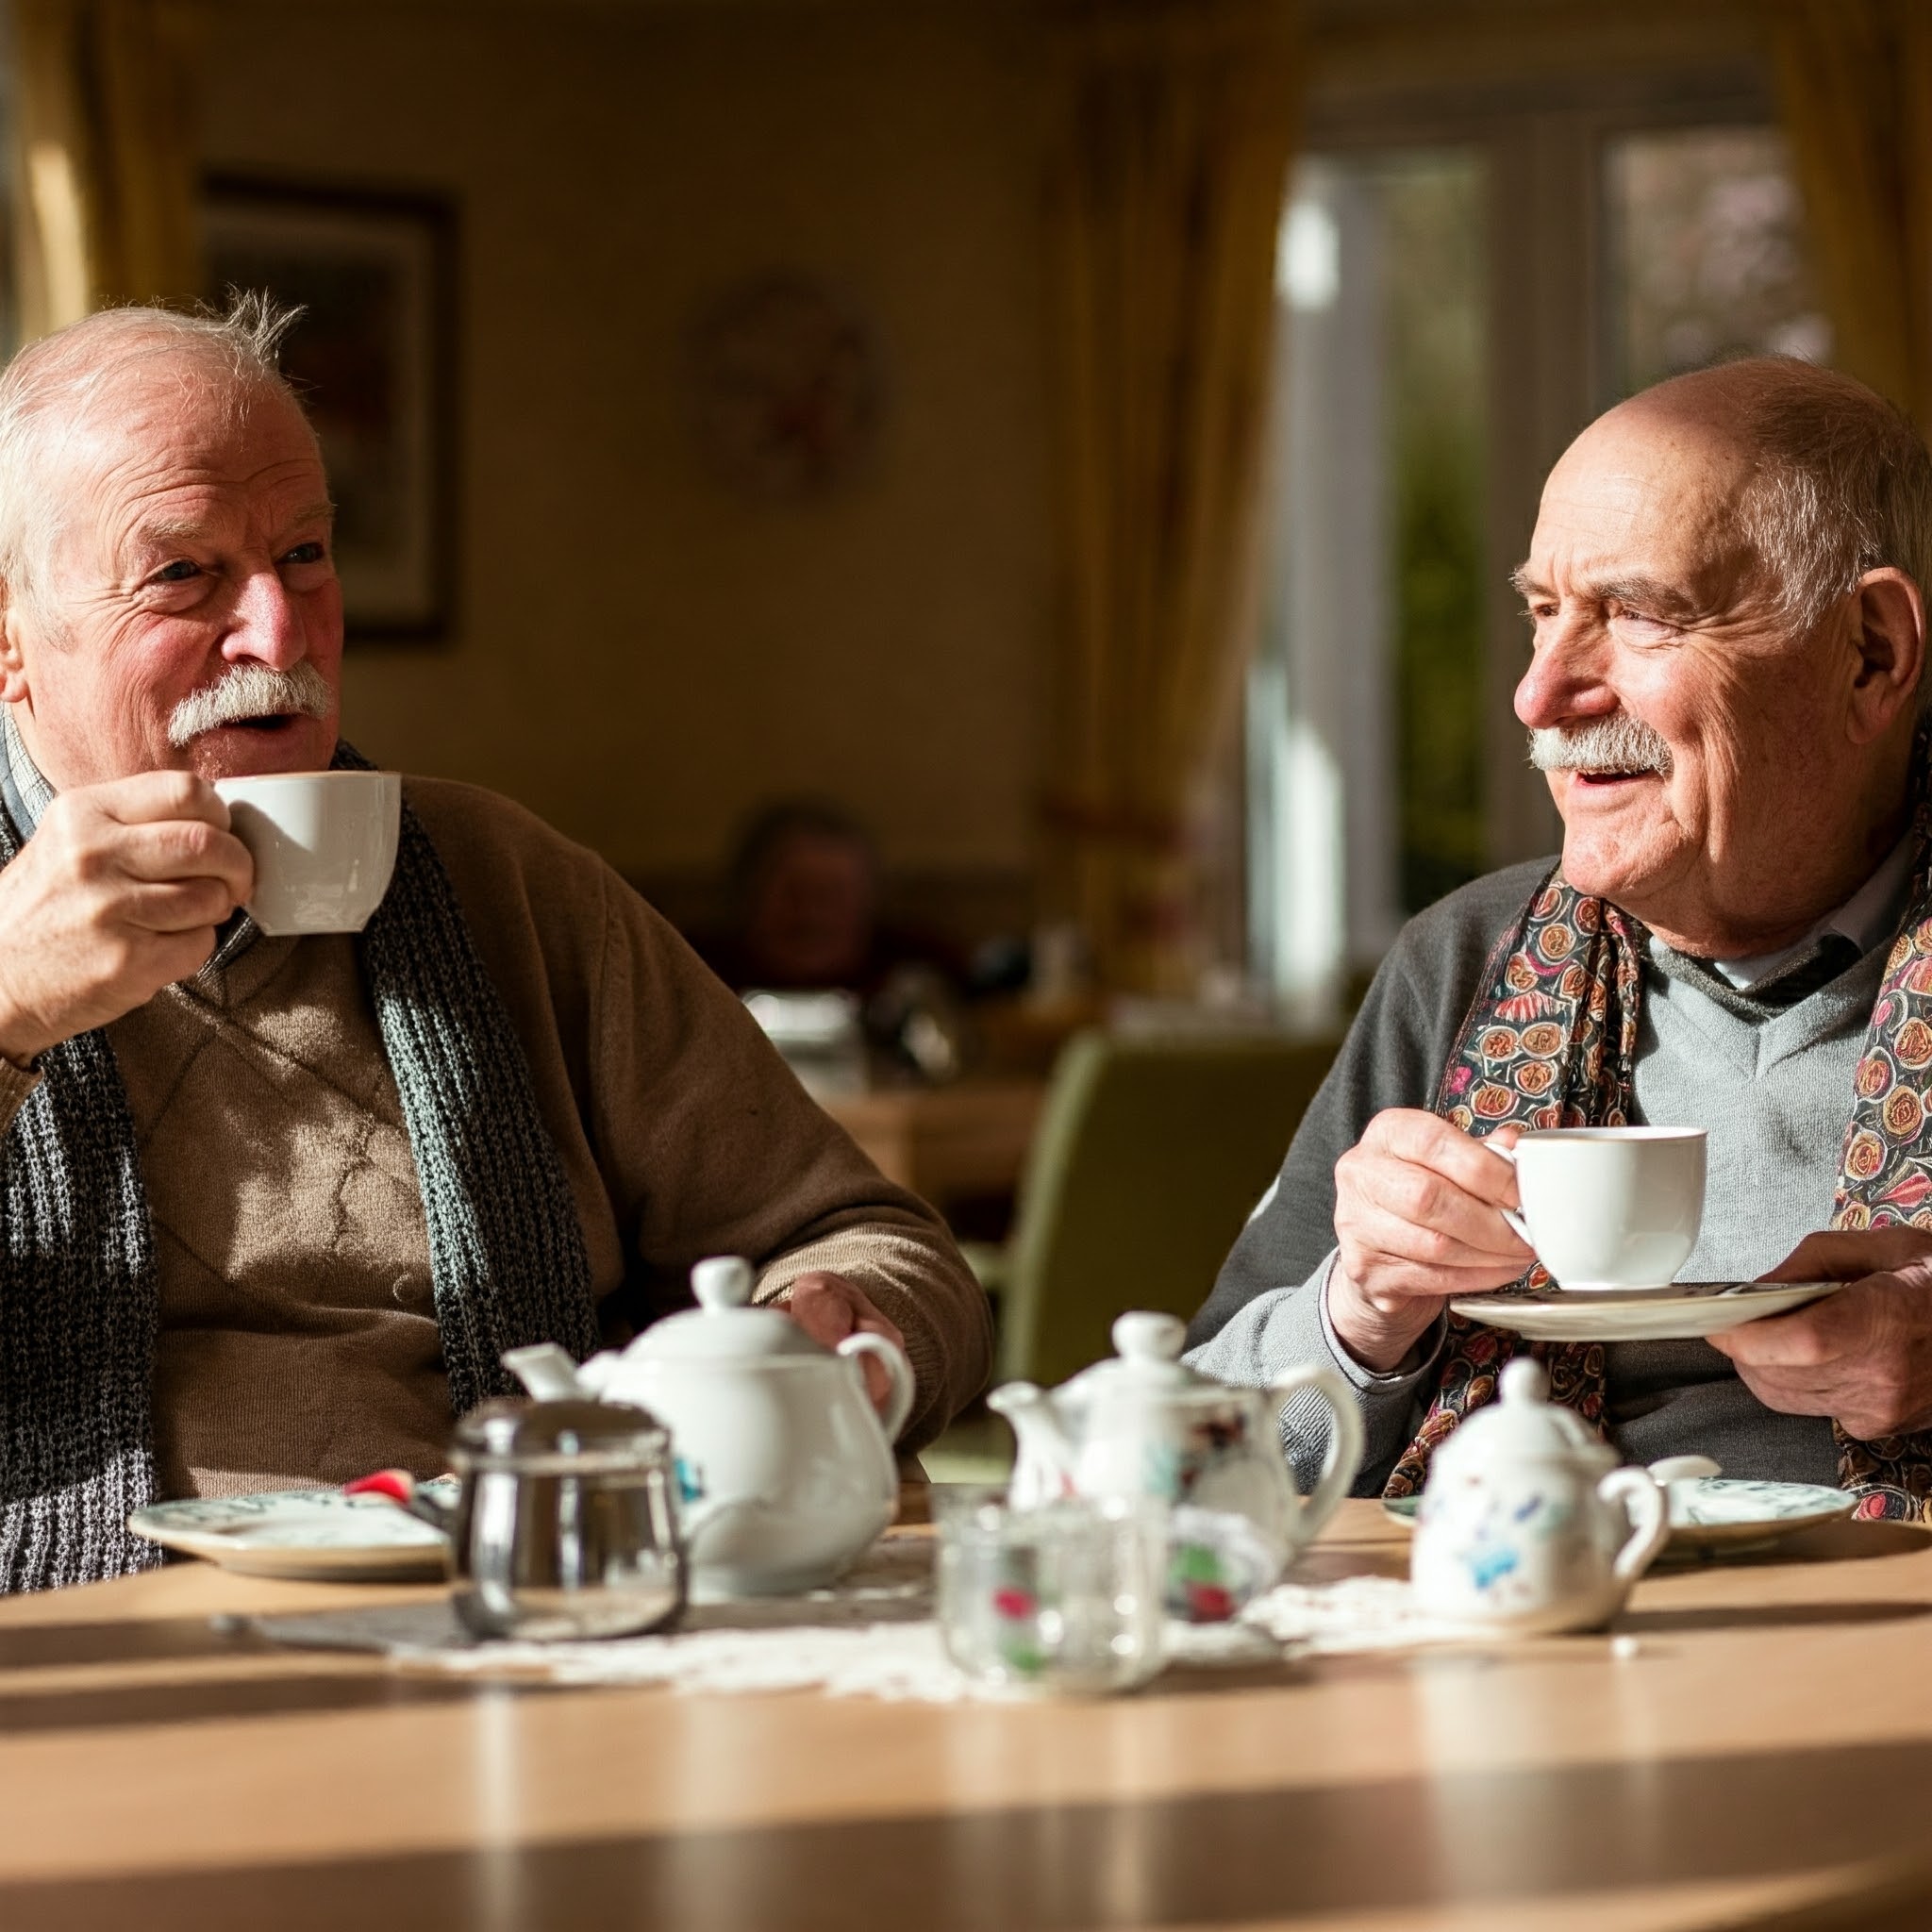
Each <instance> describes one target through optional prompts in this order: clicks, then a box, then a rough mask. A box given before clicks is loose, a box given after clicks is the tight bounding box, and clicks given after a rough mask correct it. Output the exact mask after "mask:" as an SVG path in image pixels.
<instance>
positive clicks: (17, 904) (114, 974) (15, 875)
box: [0, 772, 255, 1066]
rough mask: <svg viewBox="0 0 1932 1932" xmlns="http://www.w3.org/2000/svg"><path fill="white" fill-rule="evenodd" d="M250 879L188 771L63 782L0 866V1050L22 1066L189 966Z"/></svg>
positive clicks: (128, 1007) (214, 802)
mask: <svg viewBox="0 0 1932 1932" xmlns="http://www.w3.org/2000/svg"><path fill="white" fill-rule="evenodd" d="M254 877H255V868H254V864H253V861H252V860H251V859H250V858H249V856H248V853H247V850H246V848H245V847H243V845H242V841H240V840H239V839H237V838H236V837H235V836H234V834H233V833H232V832H231V831H230V830H229V829H228V808H227V807H226V806H225V805H224V804H223V803H222V801H221V799H220V798H219V797H217V796H216V794H215V790H214V787H213V786H211V785H209V784H208V782H207V781H206V780H205V779H202V778H198V777H196V776H195V775H194V774H192V773H190V772H145V773H142V774H140V775H139V776H137V777H132V778H117V779H115V780H113V781H111V782H109V783H108V784H104V785H89V786H83V787H79V788H76V789H75V790H74V791H63V792H61V793H60V794H59V795H58V797H56V798H55V800H54V801H53V803H52V804H51V805H50V806H49V807H48V808H47V810H46V813H45V815H44V817H42V820H41V823H40V826H39V828H38V829H37V830H36V832H35V834H34V836H33V837H32V838H31V839H30V840H28V841H27V843H26V846H25V849H24V850H23V851H22V853H21V855H20V857H19V858H16V859H15V860H14V861H13V863H12V864H11V865H9V866H8V867H7V868H6V869H5V870H4V871H0V932H4V933H5V934H6V935H7V943H6V945H5V947H4V948H0V1055H4V1056H5V1057H6V1058H8V1059H9V1060H11V1061H13V1062H14V1063H15V1064H16V1065H19V1066H25V1065H26V1064H27V1063H28V1062H29V1061H30V1060H31V1059H32V1058H34V1057H35V1056H36V1055H37V1054H41V1053H44V1052H45V1051H46V1050H47V1048H48V1047H50V1046H54V1045H57V1044H58V1043H59V1042H60V1041H63V1040H71V1039H73V1038H74V1037H75V1035H76V1034H79V1033H85V1032H87V1031H89V1030H90V1029H91V1028H92V1027H95V1026H104V1025H106V1024H108V1022H110V1021H113V1020H118V1019H119V1018H120V1017H121V1016H122V1015H123V1014H124V1013H129V1012H132V1011H133V1010H134V1008H136V1007H139V1006H142V1005H143V1004H144V1003H145V1002H146V1001H148V1000H149V999H151V998H152V997H153V996H154V995H155V994H156V993H157V992H158V991H160V990H161V988H162V987H164V986H171V985H173V984H174V982H175V980H177V979H185V978H186V977H187V976H188V975H189V974H192V973H194V972H196V971H198V970H199V968H200V967H201V966H202V965H203V964H204V963H205V962H206V961H207V959H208V955H209V954H210V953H211V952H213V950H214V944H215V929H216V928H217V927H218V926H219V925H220V924H222V922H223V921H224V920H225V919H226V918H227V917H228V916H229V915H230V914H231V913H232V912H233V911H234V910H235V908H237V907H238V906H240V905H241V904H242V902H243V900H245V899H246V898H247V896H248V894H249V891H250V889H251V887H252V885H253V882H254Z"/></svg>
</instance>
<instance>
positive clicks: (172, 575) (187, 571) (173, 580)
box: [154, 557, 201, 584]
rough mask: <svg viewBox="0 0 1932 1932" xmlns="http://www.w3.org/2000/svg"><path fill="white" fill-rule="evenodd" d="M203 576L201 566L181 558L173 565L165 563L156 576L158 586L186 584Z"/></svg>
mask: <svg viewBox="0 0 1932 1932" xmlns="http://www.w3.org/2000/svg"><path fill="white" fill-rule="evenodd" d="M199 575H201V566H200V564H198V563H191V562H190V561H189V560H188V558H185V557H183V558H177V559H176V560H175V562H173V563H164V564H163V565H162V566H161V567H160V569H159V570H158V571H156V573H155V575H154V581H155V582H156V583H158V584H185V583H188V582H190V581H191V580H192V579H193V578H195V577H198V576H199Z"/></svg>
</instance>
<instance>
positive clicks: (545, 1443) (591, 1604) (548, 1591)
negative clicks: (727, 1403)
mask: <svg viewBox="0 0 1932 1932" xmlns="http://www.w3.org/2000/svg"><path fill="white" fill-rule="evenodd" d="M450 1466H451V1467H452V1469H453V1470H454V1471H455V1472H456V1474H457V1476H458V1494H457V1499H456V1501H455V1502H454V1503H445V1502H442V1501H441V1500H439V1499H437V1498H435V1497H433V1496H431V1495H428V1494H427V1493H426V1492H425V1491H417V1492H416V1494H415V1495H414V1496H413V1497H411V1499H410V1500H409V1502H408V1506H407V1507H408V1508H409V1509H410V1510H412V1511H413V1512H414V1513H415V1514H417V1515H419V1516H422V1517H424V1518H425V1520H426V1521H429V1522H432V1523H434V1524H436V1525H437V1526H438V1527H439V1528H440V1529H441V1530H442V1531H443V1533H444V1534H445V1535H446V1536H447V1537H448V1538H449V1543H450V1568H451V1572H452V1574H453V1575H454V1577H455V1579H456V1581H455V1589H454V1592H453V1602H454V1605H455V1608H456V1612H457V1615H458V1617H459V1618H460V1619H461V1620H462V1622H463V1623H464V1624H465V1625H467V1626H468V1628H470V1629H472V1630H474V1631H475V1632H476V1633H477V1634H478V1635H479V1636H484V1637H519V1638H525V1639H534V1640H537V1641H558V1640H561V1639H572V1638H594V1637H627V1636H632V1635H635V1634H636V1633H637V1632H639V1631H641V1630H653V1629H656V1628H657V1627H658V1625H660V1624H668V1623H669V1622H670V1621H671V1620H672V1619H673V1618H674V1617H675V1616H676V1615H677V1613H678V1611H679V1610H680V1609H682V1608H683V1607H684V1595H685V1581H684V1575H685V1573H684V1554H683V1549H682V1547H681V1545H680V1542H679V1540H678V1531H677V1513H676V1476H675V1464H674V1461H673V1458H672V1452H671V1438H670V1436H669V1434H668V1433H667V1431H666V1430H665V1428H664V1427H663V1425H662V1424H660V1423H659V1422H658V1420H657V1419H656V1417H654V1416H653V1415H651V1414H650V1412H649V1411H648V1410H646V1409H642V1408H638V1407H633V1406H631V1405H628V1404H621V1403H607V1402H580V1401H566V1402H512V1401H501V1402H489V1403H485V1404H484V1405H483V1406H482V1407H480V1408H477V1409H474V1410H473V1411H472V1412H471V1413H470V1414H469V1415H467V1416H465V1417H464V1418H463V1420H462V1421H461V1422H460V1423H459V1424H458V1425H457V1431H456V1437H455V1441H454V1442H453V1444H452V1446H451V1449H450Z"/></svg>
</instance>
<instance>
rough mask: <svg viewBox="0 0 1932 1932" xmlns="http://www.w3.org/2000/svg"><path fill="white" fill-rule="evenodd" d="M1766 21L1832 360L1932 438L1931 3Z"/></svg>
mask: <svg viewBox="0 0 1932 1932" xmlns="http://www.w3.org/2000/svg"><path fill="white" fill-rule="evenodd" d="M1768 18H1769V25H1770V28H1771V38H1772V49H1773V54H1774V59H1775V63H1776V69H1777V76H1778V87H1779V92H1780V95H1781V98H1782V102H1783V108H1784V117H1785V123H1786V126H1787V127H1788V129H1789V131H1790V140H1791V149H1792V156H1793V159H1794V161H1795V164H1796V170H1797V176H1798V184H1799V188H1800V191H1801V192H1802V193H1803V195H1804V198H1805V206H1806V214H1807V231H1808V234H1809V239H1810V243H1811V252H1812V258H1813V260H1814V262H1815V263H1816V265H1817V269H1818V275H1819V281H1820V285H1821V291H1822V293H1823V295H1824V304H1825V308H1826V312H1827V313H1828V314H1829V316H1830V318H1831V325H1832V331H1833V335H1834V338H1835V348H1834V353H1833V356H1832V360H1833V361H1834V362H1835V363H1836V364H1837V365H1838V366H1839V367H1840V369H1843V370H1844V371H1846V372H1847V374H1849V375H1856V376H1857V377H1858V378H1859V380H1860V381H1863V382H1868V383H1870V384H1871V385H1872V387H1873V388H1874V389H1875V390H1878V391H1880V392H1881V393H1883V394H1885V395H1888V396H1890V398H1891V399H1892V400H1893V401H1894V402H1896V403H1898V404H1899V405H1900V406H1901V407H1902V408H1907V409H1908V410H1910V411H1911V413H1912V415H1913V417H1914V418H1915V419H1916V421H1917V422H1918V424H1919V425H1920V427H1921V428H1922V429H1925V430H1932V4H1928V0H1773V4H1772V5H1771V6H1770V8H1769V10H1768Z"/></svg>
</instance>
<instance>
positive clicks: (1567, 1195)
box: [1485, 1127, 1705, 1290]
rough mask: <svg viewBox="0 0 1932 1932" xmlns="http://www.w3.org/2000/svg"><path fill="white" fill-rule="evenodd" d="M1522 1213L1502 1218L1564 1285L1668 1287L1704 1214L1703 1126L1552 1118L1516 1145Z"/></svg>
mask: <svg viewBox="0 0 1932 1932" xmlns="http://www.w3.org/2000/svg"><path fill="white" fill-rule="evenodd" d="M1485 1144H1486V1145H1487V1146H1488V1147H1489V1149H1490V1151H1491V1153H1492V1154H1500V1155H1501V1156H1502V1157H1503V1158H1504V1159H1505V1160H1507V1161H1508V1162H1510V1164H1511V1165H1512V1166H1514V1168H1515V1169H1516V1189H1517V1192H1518V1193H1519V1194H1521V1195H1522V1197H1523V1212H1522V1213H1521V1214H1520V1215H1518V1214H1512V1213H1510V1212H1509V1211H1508V1209H1507V1208H1506V1209H1504V1213H1503V1218H1504V1219H1505V1220H1506V1221H1507V1222H1508V1224H1509V1225H1510V1226H1511V1227H1513V1228H1514V1229H1515V1230H1516V1232H1517V1233H1518V1234H1520V1235H1521V1236H1522V1237H1523V1239H1524V1241H1527V1242H1528V1243H1529V1244H1530V1246H1531V1247H1533V1248H1534V1249H1535V1250H1536V1257H1537V1259H1538V1260H1539V1261H1541V1263H1542V1264H1543V1266H1544V1267H1545V1268H1547V1269H1548V1270H1549V1271H1550V1274H1551V1275H1552V1276H1553V1277H1554V1278H1555V1280H1556V1283H1557V1287H1559V1288H1564V1289H1579V1290H1580V1289H1604V1288H1661V1287H1663V1286H1664V1285H1665V1284H1666V1283H1668V1282H1671V1281H1674V1280H1675V1278H1676V1274H1677V1270H1678V1269H1679V1268H1681V1267H1682V1266H1683V1265H1684V1263H1685V1262H1686V1261H1687V1260H1689V1259H1690V1257H1691V1249H1692V1248H1694V1247H1695V1246H1696V1245H1697V1230H1698V1228H1699V1226H1700V1225H1701V1224H1702V1223H1703V1220H1704V1155H1705V1130H1704V1129H1703V1128H1702V1127H1552V1128H1547V1129H1542V1130H1539V1131H1536V1132H1532V1133H1527V1134H1524V1136H1523V1138H1522V1139H1521V1140H1519V1141H1517V1143H1516V1145H1515V1146H1514V1147H1499V1146H1497V1145H1496V1143H1495V1142H1494V1141H1488V1142H1486V1143H1485Z"/></svg>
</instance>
